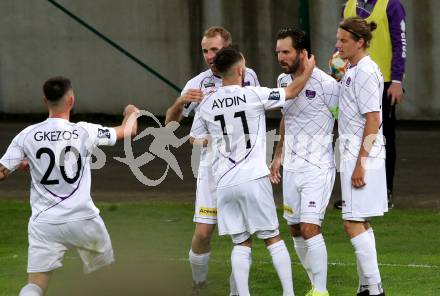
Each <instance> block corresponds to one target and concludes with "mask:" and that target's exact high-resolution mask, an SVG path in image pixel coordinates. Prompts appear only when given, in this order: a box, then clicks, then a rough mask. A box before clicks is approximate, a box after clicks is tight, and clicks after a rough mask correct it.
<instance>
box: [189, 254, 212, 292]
mask: <svg viewBox="0 0 440 296" xmlns="http://www.w3.org/2000/svg"><path fill="white" fill-rule="evenodd" d="M188 255H189V263H190V265H191V271H192V278H193V281H194V283H196V284H199V283H202V282H204V281H206V278H207V277H208V262H209V256H210V255H211V253H210V252H208V253H205V254H196V253H194V252H193V251H192V250H189V254H188Z"/></svg>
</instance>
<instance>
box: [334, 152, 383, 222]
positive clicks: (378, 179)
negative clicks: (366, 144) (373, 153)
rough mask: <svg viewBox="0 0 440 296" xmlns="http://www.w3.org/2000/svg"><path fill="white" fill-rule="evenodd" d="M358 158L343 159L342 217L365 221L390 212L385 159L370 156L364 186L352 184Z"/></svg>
mask: <svg viewBox="0 0 440 296" xmlns="http://www.w3.org/2000/svg"><path fill="white" fill-rule="evenodd" d="M355 166H356V159H354V158H350V159H343V160H341V168H340V169H341V191H342V219H344V220H353V221H365V218H369V217H376V216H383V214H384V213H385V212H388V200H387V184H386V180H387V179H386V175H385V159H382V158H368V159H367V162H366V169H365V178H364V180H365V183H366V185H365V186H364V187H362V188H359V189H358V188H354V187H353V186H352V185H351V176H352V174H353V170H354V168H355Z"/></svg>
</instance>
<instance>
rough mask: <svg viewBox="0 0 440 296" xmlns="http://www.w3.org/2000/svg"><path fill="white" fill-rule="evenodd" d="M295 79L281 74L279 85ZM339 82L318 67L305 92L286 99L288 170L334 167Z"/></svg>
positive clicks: (298, 170) (284, 163)
mask: <svg viewBox="0 0 440 296" xmlns="http://www.w3.org/2000/svg"><path fill="white" fill-rule="evenodd" d="M291 82H292V76H291V75H290V74H281V75H280V76H278V82H277V84H278V87H286V86H287V85H288V84H290V83H291ZM338 97H339V84H338V82H336V80H335V79H333V78H332V77H331V76H329V75H328V74H326V73H324V72H323V71H322V70H320V69H318V68H315V69H314V70H313V72H312V75H311V77H310V79H309V80H308V81H307V83H306V85H305V87H304V89H303V90H302V91H301V93H300V94H299V95H298V96H297V97H296V98H294V99H293V100H290V101H288V102H286V104H285V105H284V108H283V110H282V112H283V115H284V124H285V139H284V161H283V167H284V169H286V170H288V171H292V172H301V171H308V170H311V169H313V168H314V167H318V168H321V169H324V168H331V167H334V157H333V147H332V140H333V126H334V123H335V119H334V116H335V115H336V113H337V108H338Z"/></svg>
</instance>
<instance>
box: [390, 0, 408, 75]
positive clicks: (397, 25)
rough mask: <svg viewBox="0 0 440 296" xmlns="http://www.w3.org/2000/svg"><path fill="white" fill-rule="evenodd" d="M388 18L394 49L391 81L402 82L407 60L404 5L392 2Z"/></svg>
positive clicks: (393, 0)
mask: <svg viewBox="0 0 440 296" xmlns="http://www.w3.org/2000/svg"><path fill="white" fill-rule="evenodd" d="M387 16H388V23H389V27H390V34H391V45H392V49H393V58H392V63H391V80H397V81H402V80H403V74H404V73H405V60H406V30H405V9H404V8H403V5H402V4H401V3H400V2H399V1H398V0H390V1H389V3H388V7H387Z"/></svg>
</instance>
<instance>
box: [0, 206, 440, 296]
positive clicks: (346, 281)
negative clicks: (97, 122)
mask: <svg viewBox="0 0 440 296" xmlns="http://www.w3.org/2000/svg"><path fill="white" fill-rule="evenodd" d="M98 207H99V208H100V209H101V215H102V217H103V219H104V221H105V223H106V225H107V228H108V230H109V232H110V236H111V238H112V242H113V248H114V250H115V257H116V262H115V264H114V265H113V266H112V267H111V268H110V269H108V270H104V271H102V272H98V273H96V274H93V275H90V276H84V275H83V274H82V266H81V262H80V259H79V257H78V256H77V255H76V254H75V253H74V252H70V253H67V254H66V256H65V259H64V267H63V268H61V269H59V270H58V271H56V272H55V274H54V276H53V279H52V282H51V286H50V288H49V291H48V293H47V294H46V295H48V296H57V295H179V296H180V295H189V294H190V290H191V272H190V269H189V265H188V262H187V257H188V256H187V254H188V250H189V247H190V241H191V236H192V232H193V227H194V225H193V223H192V215H193V205H192V204H187V203H165V202H139V203H117V204H110V203H98ZM29 214H30V210H29V205H28V204H27V203H23V202H15V201H2V202H0V296H9V295H11V296H12V295H14V296H15V295H17V294H18V291H19V289H20V288H21V286H22V285H23V284H24V283H25V281H26V264H27V220H28V217H29ZM439 222H440V213H438V212H433V211H429V210H399V209H394V210H392V211H391V212H390V213H389V214H387V215H386V216H385V217H382V218H378V219H376V220H375V221H374V229H375V234H376V241H377V247H378V253H379V262H380V264H381V266H380V270H381V274H382V280H383V283H384V286H385V289H386V292H387V295H391V296H406V295H407V296H414V295H424V296H425V295H432V296H434V295H440V251H439V250H440V248H439V244H440V231H439V224H440V223H439ZM280 224H281V226H280V230H281V232H282V236H283V238H284V239H285V241H286V242H287V245H288V248H289V251H290V254H291V258H292V261H293V275H294V288H295V294H296V295H304V294H305V293H306V292H307V291H308V289H309V284H308V280H307V276H306V274H305V272H304V271H303V269H302V267H301V266H300V265H299V264H298V259H297V257H296V255H295V253H294V250H293V245H292V242H291V240H290V238H289V236H288V234H287V226H286V225H285V223H284V220H283V219H282V218H281V216H280ZM323 233H324V237H325V240H326V244H327V249H328V255H329V270H328V289H329V292H330V295H334V296H345V295H350V296H352V295H355V289H356V286H357V273H356V266H355V257H354V252H353V250H352V247H351V245H350V242H349V240H348V238H347V237H346V236H345V234H344V233H343V229H342V224H341V219H340V212H338V211H335V210H329V211H328V212H327V216H326V220H325V224H324V226H323ZM253 243H254V246H253V251H252V258H253V264H252V268H251V275H250V280H249V282H250V288H251V293H252V295H261V296H263V295H281V287H280V284H279V281H278V278H277V276H276V273H275V270H274V268H273V266H272V264H271V260H270V256H269V254H268V252H267V250H266V249H265V247H264V243H263V242H262V241H259V240H258V239H254V242H253ZM231 248H232V243H231V241H230V239H229V237H218V236H217V235H216V236H215V237H214V240H213V242H212V255H211V262H210V267H209V268H210V272H209V277H208V290H207V291H206V292H207V293H206V295H213V296H217V295H218V296H220V295H222V296H225V295H228V277H229V273H230V270H231V266H230V251H231Z"/></svg>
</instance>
